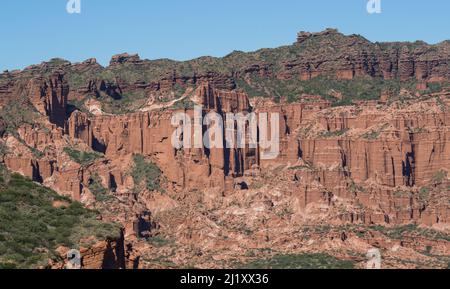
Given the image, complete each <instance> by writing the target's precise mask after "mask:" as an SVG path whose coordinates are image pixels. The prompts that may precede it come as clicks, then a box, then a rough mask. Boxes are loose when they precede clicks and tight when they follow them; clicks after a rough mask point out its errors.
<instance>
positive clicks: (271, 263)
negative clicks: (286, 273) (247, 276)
mask: <svg viewBox="0 0 450 289" xmlns="http://www.w3.org/2000/svg"><path fill="white" fill-rule="evenodd" d="M354 266H355V265H354V263H353V262H351V261H344V260H339V259H337V258H335V257H333V256H330V255H328V254H302V255H277V256H274V257H273V258H271V259H265V260H256V261H253V262H251V263H248V264H246V265H241V266H239V267H240V268H245V269H353V268H354Z"/></svg>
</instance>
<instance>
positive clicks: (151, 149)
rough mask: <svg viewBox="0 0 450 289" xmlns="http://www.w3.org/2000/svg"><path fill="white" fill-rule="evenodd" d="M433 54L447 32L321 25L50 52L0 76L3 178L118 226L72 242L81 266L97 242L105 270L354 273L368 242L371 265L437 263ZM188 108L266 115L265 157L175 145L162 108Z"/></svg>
mask: <svg viewBox="0 0 450 289" xmlns="http://www.w3.org/2000/svg"><path fill="white" fill-rule="evenodd" d="M449 56H450V46H449V42H448V41H446V42H442V43H440V44H437V45H428V44H426V43H423V42H416V43H371V42H369V41H367V40H366V39H364V38H363V37H361V36H356V35H351V36H344V35H342V34H340V33H339V32H337V31H336V30H326V31H324V32H320V33H305V32H301V33H299V35H298V40H297V42H296V43H295V44H293V45H291V46H285V47H281V48H275V49H263V50H260V51H257V52H253V53H242V52H234V53H232V54H230V55H228V56H226V57H224V58H220V59H217V58H208V57H205V58H200V59H196V60H192V61H189V62H174V61H170V60H156V61H148V60H141V59H140V58H139V57H138V56H137V55H128V54H122V55H117V56H114V57H113V58H112V60H111V63H110V65H109V66H108V67H106V68H103V67H101V66H100V65H99V64H97V63H96V61H95V60H93V59H91V60H87V61H85V62H83V63H78V64H70V63H68V62H66V61H63V60H52V61H50V62H48V63H43V64H41V65H38V66H31V67H29V68H26V69H25V70H23V71H13V72H5V73H3V74H1V75H0V105H1V106H2V109H1V113H0V120H1V121H0V128H1V129H0V132H1V136H2V140H1V141H0V152H1V155H2V160H3V163H4V164H5V165H6V166H7V167H8V168H9V169H10V170H12V171H14V172H19V173H21V174H23V175H25V176H27V177H29V178H30V179H32V180H33V181H35V182H38V183H41V184H43V185H45V186H47V187H49V188H51V189H53V190H55V191H56V192H58V193H59V194H61V195H64V196H70V197H71V198H72V199H73V200H76V201H80V202H82V203H83V204H84V205H85V206H87V207H88V208H92V209H96V210H99V211H100V213H101V216H102V219H103V220H105V221H115V222H118V223H121V224H122V226H123V228H124V240H122V241H118V243H120V245H118V243H117V242H116V243H114V244H112V243H111V242H109V243H108V242H105V243H104V244H99V245H98V246H94V247H93V248H91V249H86V250H85V254H86V256H87V257H86V260H90V261H89V262H88V261H86V262H87V263H89V264H90V265H88V266H87V267H91V268H92V267H95V268H99V267H102V266H100V264H102V262H103V261H102V259H101V258H100V259H99V258H98V257H96V256H97V255H98V254H99V253H98V252H111V254H109V255H111V256H113V257H111V258H112V259H111V260H113V261H108V262H107V264H109V265H108V266H107V267H110V268H111V267H115V268H117V267H124V266H126V267H128V268H131V267H141V268H180V267H192V266H195V267H199V268H211V267H212V268H220V267H227V268H228V267H240V266H243V267H245V266H254V265H255V264H260V265H261V264H262V265H261V266H268V265H264V264H272V263H273V262H271V261H270V260H271V258H273V260H277V262H281V261H280V260H289V262H291V261H292V260H294V261H296V260H297V261H298V262H300V261H301V262H304V261H305V260H306V261H305V262H306V263H308V262H311V263H316V262H318V264H319V263H321V262H325V263H327V262H330V264H331V263H333V264H335V263H334V261H333V260H334V259H333V258H337V259H339V260H344V261H346V262H350V263H351V264H352V266H356V267H358V268H360V267H364V266H365V261H366V257H365V254H366V252H367V250H368V249H370V248H372V247H377V248H380V249H381V250H382V253H383V258H384V259H385V262H384V266H385V267H400V268H414V267H436V268H444V267H447V266H448V262H449V250H450V244H449V242H450V239H449V238H450V237H449V230H450V227H449V217H450V216H449V213H450V210H449V204H450V199H449V198H450V179H449V175H448V172H449V170H450V146H449V144H450V130H449V125H450V118H449V104H450V97H449V96H450V92H449V91H450V90H449V86H448V82H449V79H450V69H449V63H450V62H449V59H450V57H449ZM194 104H197V105H201V106H202V109H203V113H207V112H211V111H214V112H217V113H219V114H220V115H226V113H230V112H232V113H238V112H242V113H248V112H256V113H265V112H266V113H269V114H270V113H278V114H279V115H280V127H279V131H280V136H281V142H280V154H279V155H278V157H277V158H275V159H271V160H265V159H264V158H262V157H261V154H262V153H263V151H264V150H263V149H262V148H261V147H260V146H258V147H257V148H250V147H246V148H239V149H219V148H213V149H189V148H182V149H178V150H177V149H175V148H174V147H173V146H172V144H171V137H172V133H173V131H174V127H173V126H172V124H171V118H172V116H173V114H174V113H176V112H186V113H187V114H188V115H191V116H193V114H194V112H193V109H192V107H193V105H194ZM205 130H206V127H203V132H204V131H205ZM118 247H120V248H124V249H121V251H120V252H121V253H120V254H117V248H118ZM99 248H100V249H99ZM67 249H68V248H66V249H64V250H63V249H61V250H60V251H61V252H62V251H64V252H65V251H67ZM114 251H115V252H116V253H114ZM83 252H84V251H83ZM311 253H320V254H323V255H314V254H311ZM100 254H103V253H100ZM114 256H115V257H114ZM124 256H125V257H124ZM319 257H320V258H319ZM308 258H309V259H308ZM311 258H313V259H314V258H319V259H320V260H315V259H314V260H312V259H311ZM114 260H116V261H114ZM126 260H127V261H126ZM261 260H267V262H265V261H264V262H262V261H261ZM299 260H300V261H299ZM118 263H120V264H121V265H114V264H118ZM125 263H126V264H125ZM246 264H248V265H246ZM336 264H337V263H336ZM345 264H348V263H345ZM294 265H295V264H294ZM52 266H53V267H55V268H59V267H63V266H64V264H63V263H56V264H52ZM286 266H290V265H286ZM336 266H339V265H336Z"/></svg>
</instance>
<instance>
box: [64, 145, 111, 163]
mask: <svg viewBox="0 0 450 289" xmlns="http://www.w3.org/2000/svg"><path fill="white" fill-rule="evenodd" d="M64 152H65V153H66V154H68V155H69V157H70V159H71V160H72V161H74V162H76V163H78V164H80V165H82V166H83V167H86V166H88V165H90V164H92V163H93V162H95V161H96V160H98V159H101V158H102V157H103V155H101V154H99V153H95V152H85V151H79V150H75V149H73V148H70V147H65V148H64Z"/></svg>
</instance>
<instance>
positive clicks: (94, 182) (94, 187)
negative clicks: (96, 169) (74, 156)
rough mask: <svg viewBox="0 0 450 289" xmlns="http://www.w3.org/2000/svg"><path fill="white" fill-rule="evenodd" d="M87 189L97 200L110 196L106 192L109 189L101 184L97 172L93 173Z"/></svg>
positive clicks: (105, 199)
mask: <svg viewBox="0 0 450 289" xmlns="http://www.w3.org/2000/svg"><path fill="white" fill-rule="evenodd" d="M89 190H90V191H91V192H92V194H94V196H95V199H96V200H97V201H100V202H102V201H107V200H109V199H110V198H111V196H110V195H109V194H108V193H109V190H108V189H107V188H105V187H103V185H102V181H101V179H100V176H99V175H98V174H94V175H93V176H92V177H91V179H90V182H89Z"/></svg>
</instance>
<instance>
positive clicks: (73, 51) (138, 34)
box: [0, 0, 450, 71]
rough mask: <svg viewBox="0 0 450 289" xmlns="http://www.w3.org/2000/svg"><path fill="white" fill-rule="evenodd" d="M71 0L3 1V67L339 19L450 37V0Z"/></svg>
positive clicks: (220, 47)
mask: <svg viewBox="0 0 450 289" xmlns="http://www.w3.org/2000/svg"><path fill="white" fill-rule="evenodd" d="M381 1H382V13H381V14H378V15H375V14H372V15H370V14H368V13H367V11H366V3H367V0H341V1H337V0H278V1H269V0H81V4H82V11H81V12H82V13H81V14H68V13H67V12H66V4H67V2H68V0H1V1H0V37H1V42H0V71H3V70H5V69H10V70H11V69H16V68H23V67H25V66H27V65H30V64H36V63H40V62H42V61H45V60H48V59H50V58H53V57H60V58H64V59H67V60H70V61H72V62H78V61H82V60H85V59H87V58H91V57H95V58H97V59H98V61H99V62H100V63H102V64H103V65H105V64H107V63H108V62H109V59H110V58H111V56H112V55H114V54H117V53H121V52H130V53H139V54H140V56H141V57H142V58H148V59H156V58H172V59H177V60H186V59H191V58H195V57H198V56H203V55H212V56H224V55H226V54H228V53H229V52H231V51H233V50H243V51H251V50H256V49H259V48H263V47H277V46H281V45H285V44H290V43H293V42H294V41H295V38H296V33H297V32H298V31H300V30H306V31H321V30H323V29H324V28H326V27H335V28H338V29H339V30H340V31H342V32H344V33H346V34H352V33H357V34H361V35H363V36H365V37H366V38H368V39H370V40H372V41H392V40H408V41H414V40H417V39H421V40H425V41H427V42H429V43H436V42H440V41H442V40H446V39H450V17H449V13H450V12H449V11H450V1H448V0H381Z"/></svg>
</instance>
